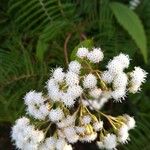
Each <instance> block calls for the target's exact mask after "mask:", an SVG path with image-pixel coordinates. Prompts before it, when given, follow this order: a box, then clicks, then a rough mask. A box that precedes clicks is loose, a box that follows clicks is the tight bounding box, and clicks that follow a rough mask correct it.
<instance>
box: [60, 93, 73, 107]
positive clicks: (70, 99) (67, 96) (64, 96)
mask: <svg viewBox="0 0 150 150" xmlns="http://www.w3.org/2000/svg"><path fill="white" fill-rule="evenodd" d="M61 100H62V101H63V103H64V104H65V105H66V106H67V107H73V105H74V103H75V100H74V98H73V97H72V96H71V95H70V94H68V93H63V94H62V97H61Z"/></svg>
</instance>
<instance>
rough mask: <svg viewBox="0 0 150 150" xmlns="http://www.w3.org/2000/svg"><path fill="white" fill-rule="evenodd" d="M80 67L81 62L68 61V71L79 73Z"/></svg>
mask: <svg viewBox="0 0 150 150" xmlns="http://www.w3.org/2000/svg"><path fill="white" fill-rule="evenodd" d="M80 69H81V64H80V63H79V62H78V61H76V60H75V61H71V62H70V63H69V71H71V72H74V73H77V74H79V73H80Z"/></svg>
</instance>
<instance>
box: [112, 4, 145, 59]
mask: <svg viewBox="0 0 150 150" xmlns="http://www.w3.org/2000/svg"><path fill="white" fill-rule="evenodd" d="M110 8H111V10H112V12H113V13H114V15H115V17H116V19H117V21H118V22H119V23H120V25H122V27H123V28H124V29H125V30H127V32H128V33H129V34H130V35H131V37H132V38H133V40H134V41H135V43H136V44H137V46H138V47H139V48H140V50H141V53H142V55H143V57H144V61H145V62H147V39H146V35H145V31H144V27H143V24H142V22H141V20H140V18H139V17H138V15H137V14H136V13H134V11H132V10H131V9H129V8H128V7H127V6H125V5H123V4H121V3H117V2H112V3H110Z"/></svg>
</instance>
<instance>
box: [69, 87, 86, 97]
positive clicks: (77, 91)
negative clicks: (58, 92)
mask: <svg viewBox="0 0 150 150" xmlns="http://www.w3.org/2000/svg"><path fill="white" fill-rule="evenodd" d="M82 92H83V89H82V87H81V86H79V85H74V86H70V87H69V88H68V90H67V93H68V94H69V95H71V96H72V98H73V99H76V98H78V97H79V96H80V95H81V94H82Z"/></svg>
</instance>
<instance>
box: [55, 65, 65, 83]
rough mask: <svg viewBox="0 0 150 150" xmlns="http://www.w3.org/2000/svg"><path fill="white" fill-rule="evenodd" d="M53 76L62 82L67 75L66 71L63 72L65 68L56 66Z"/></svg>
mask: <svg viewBox="0 0 150 150" xmlns="http://www.w3.org/2000/svg"><path fill="white" fill-rule="evenodd" d="M53 77H54V79H55V80H56V81H57V82H62V81H63V79H64V77H65V73H64V72H63V69H62V68H56V69H55V70H54V72H53Z"/></svg>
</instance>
